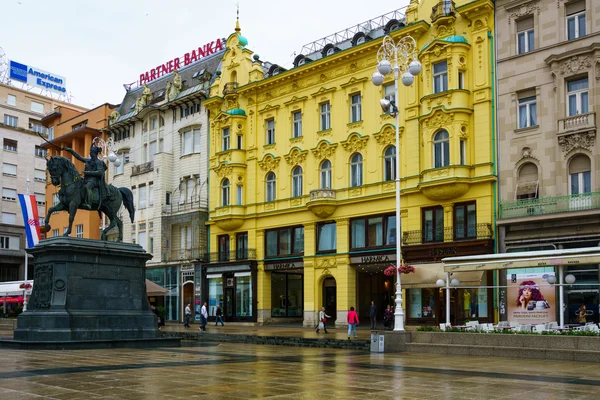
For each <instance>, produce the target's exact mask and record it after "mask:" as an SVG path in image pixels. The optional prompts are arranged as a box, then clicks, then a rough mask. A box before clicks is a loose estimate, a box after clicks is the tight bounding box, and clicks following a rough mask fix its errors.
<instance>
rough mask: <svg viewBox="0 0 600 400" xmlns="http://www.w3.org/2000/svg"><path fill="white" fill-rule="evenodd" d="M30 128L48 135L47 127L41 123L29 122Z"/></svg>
mask: <svg viewBox="0 0 600 400" xmlns="http://www.w3.org/2000/svg"><path fill="white" fill-rule="evenodd" d="M29 127H30V128H31V130H32V131H33V132H36V133H42V134H44V135H45V134H46V127H45V126H44V125H42V124H40V123H39V122H34V121H31V120H30V121H29Z"/></svg>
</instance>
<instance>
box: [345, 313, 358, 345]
mask: <svg viewBox="0 0 600 400" xmlns="http://www.w3.org/2000/svg"><path fill="white" fill-rule="evenodd" d="M346 320H347V322H348V340H350V334H351V333H353V332H354V339H356V327H357V326H358V324H359V323H360V321H359V320H358V314H357V313H356V311H354V307H350V311H348V317H347V318H346Z"/></svg>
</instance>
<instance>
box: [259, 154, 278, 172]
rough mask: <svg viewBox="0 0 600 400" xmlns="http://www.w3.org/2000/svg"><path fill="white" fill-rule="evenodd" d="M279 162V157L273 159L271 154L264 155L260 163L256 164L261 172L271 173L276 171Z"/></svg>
mask: <svg viewBox="0 0 600 400" xmlns="http://www.w3.org/2000/svg"><path fill="white" fill-rule="evenodd" d="M280 161H281V157H275V156H273V154H271V153H267V154H265V156H264V157H263V159H262V161H259V162H258V165H259V167H260V168H261V169H262V170H263V171H271V170H275V169H277V167H279V162H280Z"/></svg>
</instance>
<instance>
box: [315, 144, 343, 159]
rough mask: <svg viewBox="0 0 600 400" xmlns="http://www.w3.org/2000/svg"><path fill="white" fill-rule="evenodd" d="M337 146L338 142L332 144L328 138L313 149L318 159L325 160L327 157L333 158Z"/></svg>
mask: <svg viewBox="0 0 600 400" xmlns="http://www.w3.org/2000/svg"><path fill="white" fill-rule="evenodd" d="M337 146H338V145H337V143H334V144H331V143H329V142H328V141H326V140H322V141H321V142H319V144H318V145H317V147H315V148H314V149H312V150H311V151H312V153H313V155H314V156H315V157H316V158H317V159H318V160H323V159H325V158H331V157H332V156H333V155H334V154H335V150H336V149H337Z"/></svg>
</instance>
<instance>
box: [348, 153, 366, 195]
mask: <svg viewBox="0 0 600 400" xmlns="http://www.w3.org/2000/svg"><path fill="white" fill-rule="evenodd" d="M362 161H363V158H362V155H361V154H360V153H356V154H354V155H353V156H352V158H350V186H351V187H357V186H362V175H363V165H362Z"/></svg>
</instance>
